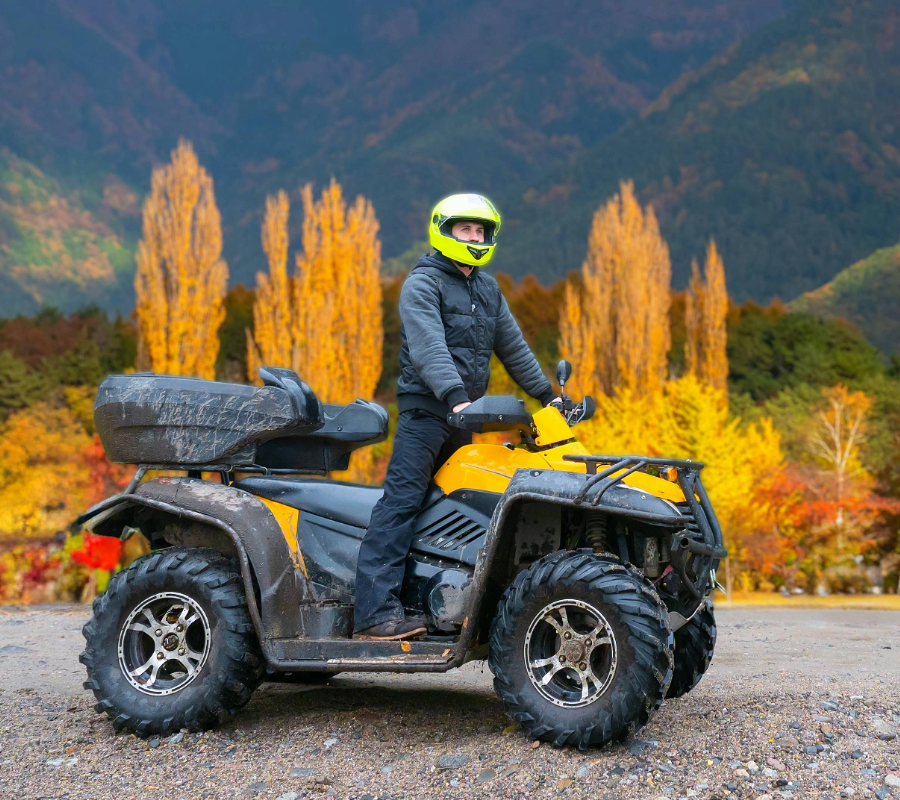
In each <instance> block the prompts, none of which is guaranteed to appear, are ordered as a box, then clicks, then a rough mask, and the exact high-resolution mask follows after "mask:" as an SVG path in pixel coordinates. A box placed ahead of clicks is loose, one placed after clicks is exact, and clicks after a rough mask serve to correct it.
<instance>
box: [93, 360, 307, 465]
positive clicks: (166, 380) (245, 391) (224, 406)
mask: <svg viewBox="0 0 900 800" xmlns="http://www.w3.org/2000/svg"><path fill="white" fill-rule="evenodd" d="M260 373H261V375H263V380H264V381H265V382H266V383H267V384H269V385H266V386H262V387H258V386H244V385H242V384H236V383H219V382H216V381H205V380H200V379H199V378H182V377H176V376H172V375H157V374H155V373H139V374H135V375H110V376H109V377H108V378H107V379H106V380H104V381H103V383H102V384H101V385H100V389H99V391H98V392H97V402H96V403H95V404H94V422H95V424H96V426H97V432H98V433H99V434H100V439H101V441H102V442H103V447H104V448H105V449H106V455H107V456H108V457H109V459H110V460H111V461H116V462H119V463H122V464H173V465H174V464H183V465H201V464H222V465H233V466H239V465H248V464H253V463H254V459H255V457H256V446H257V443H258V442H261V441H265V440H266V439H268V438H271V437H272V436H278V435H285V434H295V435H296V434H298V433H302V432H304V431H309V432H312V431H314V430H317V429H318V428H321V427H322V424H323V422H324V419H323V413H322V406H321V404H320V403H319V401H318V400H317V399H316V397H315V395H314V394H313V393H312V391H311V390H310V389H309V387H308V386H306V384H304V383H303V382H302V381H301V380H300V379H299V378H298V377H297V375H296V373H294V372H291V371H290V370H282V369H272V368H268V369H266V368H264V369H263V370H260Z"/></svg>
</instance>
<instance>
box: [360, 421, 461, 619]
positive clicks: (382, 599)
mask: <svg viewBox="0 0 900 800" xmlns="http://www.w3.org/2000/svg"><path fill="white" fill-rule="evenodd" d="M471 442H472V434H471V433H469V432H467V431H463V430H460V429H459V428H451V427H450V426H449V425H448V424H447V422H446V420H444V419H441V418H440V417H436V416H434V415H433V414H429V413H428V412H427V411H419V410H413V411H404V412H402V413H401V414H400V422H399V424H398V425H397V433H396V435H395V436H394V451H393V454H392V455H391V462H390V464H388V469H387V475H386V477H385V479H384V495H383V496H382V498H381V499H380V500H379V501H378V503H376V505H375V508H374V509H373V510H372V519H371V520H370V522H369V527H368V529H367V530H366V535H365V537H364V538H363V540H362V544H361V545H360V548H359V560H358V561H357V565H356V600H355V606H354V613H353V625H354V629H355V630H362V629H363V628H369V627H371V626H372V625H379V624H381V623H382V622H387V621H388V620H393V619H401V618H402V617H403V605H402V604H401V602H400V587H401V586H402V584H403V574H404V572H405V569H406V556H407V554H408V553H409V548H410V546H411V545H412V541H413V539H414V538H415V529H414V524H415V519H416V515H417V514H418V513H419V509H420V507H421V505H422V501H423V500H424V499H425V494H426V492H427V491H428V486H429V484H430V483H431V478H432V477H433V475H434V472H435V468H436V467H439V466H440V465H441V464H443V463H444V462H445V461H446V460H447V459H448V458H449V457H450V456H451V455H452V454H453V453H454V452H456V450H458V449H459V448H460V447H462V446H463V445H466V444H470V443H471Z"/></svg>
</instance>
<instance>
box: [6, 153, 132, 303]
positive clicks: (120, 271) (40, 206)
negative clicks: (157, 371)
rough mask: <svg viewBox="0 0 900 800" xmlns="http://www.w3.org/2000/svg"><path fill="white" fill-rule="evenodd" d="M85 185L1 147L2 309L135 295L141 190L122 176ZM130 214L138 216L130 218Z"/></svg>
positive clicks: (116, 300)
mask: <svg viewBox="0 0 900 800" xmlns="http://www.w3.org/2000/svg"><path fill="white" fill-rule="evenodd" d="M90 177H91V179H92V180H91V181H90V182H87V181H85V180H82V181H79V185H78V187H77V188H73V187H70V186H67V185H66V184H65V182H63V181H60V180H58V179H56V178H53V177H52V176H49V175H47V174H45V173H44V172H42V171H41V170H40V169H39V168H38V167H36V166H35V165H34V164H32V163H31V162H29V161H26V160H24V159H21V158H19V157H17V156H15V155H13V154H12V153H11V152H10V151H9V150H8V149H6V148H4V147H0V265H2V267H3V268H2V269H0V298H2V299H0V308H10V309H14V310H16V311H19V310H21V311H25V310H31V309H37V308H39V307H40V306H44V305H50V306H56V307H58V308H69V307H71V306H72V304H73V303H72V301H73V298H74V299H76V302H77V303H78V304H79V305H84V304H88V303H97V304H101V303H102V304H107V305H112V306H113V307H127V306H128V305H129V304H130V303H131V302H132V295H133V290H132V288H131V283H132V279H133V274H134V249H135V245H136V238H134V236H131V237H129V236H127V235H124V236H123V235H122V234H121V233H120V232H117V231H122V230H128V229H129V228H134V227H135V225H136V222H137V217H138V210H139V209H138V205H137V200H138V197H137V195H136V194H135V192H134V191H132V190H131V189H130V188H129V187H128V186H126V185H125V184H123V183H122V182H121V181H120V180H119V179H118V178H116V177H115V176H114V175H110V174H107V175H102V174H93V175H91V176H90ZM129 220H130V223H129Z"/></svg>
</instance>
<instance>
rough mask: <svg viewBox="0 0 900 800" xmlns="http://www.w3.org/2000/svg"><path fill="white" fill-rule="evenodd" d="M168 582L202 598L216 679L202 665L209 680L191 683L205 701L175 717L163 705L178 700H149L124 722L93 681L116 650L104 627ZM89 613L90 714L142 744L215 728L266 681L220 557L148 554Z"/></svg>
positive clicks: (205, 552)
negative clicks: (136, 598)
mask: <svg viewBox="0 0 900 800" xmlns="http://www.w3.org/2000/svg"><path fill="white" fill-rule="evenodd" d="M167 574H168V575H173V574H175V575H177V576H178V577H180V578H183V579H185V580H186V581H187V582H194V583H195V584H199V585H200V589H201V591H202V592H204V593H205V594H206V595H207V597H208V600H209V603H210V605H211V607H212V612H213V614H214V615H215V616H216V623H217V626H221V632H219V631H217V635H216V636H215V637H214V640H213V642H212V643H211V646H212V647H219V648H221V651H222V653H224V655H225V658H224V659H223V660H222V662H221V663H220V664H219V667H218V669H217V671H216V672H213V671H212V669H211V659H209V660H207V662H206V664H205V665H204V667H203V670H204V671H205V670H209V671H208V672H207V674H206V675H203V674H202V672H201V674H200V675H198V676H197V678H195V681H200V682H201V683H202V685H203V687H204V691H203V692H202V693H201V698H202V699H201V700H199V701H198V702H195V703H194V704H192V705H190V706H188V707H187V708H186V709H181V710H179V711H178V712H177V713H174V714H172V713H171V709H170V708H169V705H168V704H166V703H165V702H164V701H165V700H167V699H169V697H177V694H176V695H169V696H166V697H152V696H150V695H148V696H147V697H146V702H144V703H141V705H143V706H147V709H146V712H145V713H143V714H141V715H134V714H128V713H126V712H125V711H124V710H122V709H121V708H119V706H118V704H117V698H116V696H115V693H114V691H113V690H111V688H110V687H104V686H103V685H102V683H101V682H100V681H99V680H97V678H96V676H95V674H94V673H95V668H94V667H95V663H96V662H97V661H98V656H99V655H100V654H101V653H103V652H104V651H103V649H104V648H108V647H110V646H111V647H113V648H117V647H118V635H119V632H118V630H114V631H113V634H112V635H111V634H110V632H109V630H108V628H109V627H110V625H108V624H107V625H105V624H104V623H107V621H109V622H112V623H113V626H114V621H115V619H117V618H118V616H119V615H120V614H121V613H122V605H123V604H126V603H128V602H129V597H130V596H132V595H133V594H135V593H140V592H141V591H144V592H146V591H147V590H146V589H145V588H144V587H147V586H149V587H150V588H151V589H152V590H158V589H159V588H160V587H159V584H160V583H161V582H162V581H163V580H165V577H166V575H167ZM92 611H93V615H92V617H91V619H90V620H89V621H88V622H87V624H85V626H84V627H83V628H82V634H83V635H84V638H85V640H86V645H85V649H84V652H83V653H82V654H81V656H80V657H79V661H81V663H82V664H84V666H85V668H86V669H87V680H86V681H85V682H84V688H85V689H90V690H91V691H92V692H93V693H94V697H95V698H96V700H97V702H96V704H95V706H94V709H95V710H96V711H97V712H98V713H106V714H107V716H108V717H109V718H110V719H111V720H112V724H113V728H114V729H115V730H117V731H130V732H132V733H135V734H137V735H138V736H141V737H146V736H150V735H160V736H165V735H168V734H171V733H176V732H178V731H179V730H181V729H182V728H187V729H188V730H190V731H198V730H207V729H209V728H212V727H215V726H216V725H218V724H220V723H222V722H224V721H225V720H227V719H228V718H229V717H231V716H232V715H234V714H235V713H236V712H237V711H238V709H240V708H241V707H242V706H243V705H245V704H246V703H247V702H248V701H249V700H250V696H251V695H252V693H253V690H254V689H255V688H256V687H257V686H258V685H259V684H260V682H261V681H262V679H263V677H264V675H265V661H264V659H263V656H262V652H261V651H260V647H259V642H258V640H257V637H256V632H255V629H254V627H253V623H252V621H251V619H250V612H249V610H248V608H247V600H246V597H245V596H244V589H243V582H242V581H241V577H240V573H239V571H238V567H237V565H236V564H235V563H234V561H232V560H231V559H230V558H228V557H227V556H225V555H223V554H222V553H220V552H218V551H217V550H212V549H209V548H202V547H171V548H166V549H165V550H158V551H155V552H152V553H149V554H148V555H146V556H143V557H141V558H140V559H138V560H137V561H135V562H134V564H132V565H131V566H130V567H129V568H128V569H125V570H123V571H122V572H119V573H118V574H116V575H114V576H113V577H112V578H111V580H110V582H109V586H108V587H107V590H106V592H104V593H103V594H102V595H99V596H98V597H97V598H96V599H95V600H94V603H93V606H92ZM217 639H218V640H219V641H218V642H217V641H216V640H217ZM211 655H212V654H211ZM123 680H124V678H123ZM154 701H156V703H157V706H158V707H159V712H158V713H153V710H152V704H153V702H154Z"/></svg>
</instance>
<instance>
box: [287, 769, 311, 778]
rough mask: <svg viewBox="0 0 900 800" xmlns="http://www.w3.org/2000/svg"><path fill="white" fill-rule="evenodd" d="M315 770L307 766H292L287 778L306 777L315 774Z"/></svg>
mask: <svg viewBox="0 0 900 800" xmlns="http://www.w3.org/2000/svg"><path fill="white" fill-rule="evenodd" d="M315 772H316V771H315V770H314V769H311V768H309V767H294V768H293V769H292V770H291V771H290V772H289V773H288V777H289V778H308V777H309V776H310V775H315Z"/></svg>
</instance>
